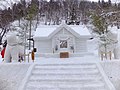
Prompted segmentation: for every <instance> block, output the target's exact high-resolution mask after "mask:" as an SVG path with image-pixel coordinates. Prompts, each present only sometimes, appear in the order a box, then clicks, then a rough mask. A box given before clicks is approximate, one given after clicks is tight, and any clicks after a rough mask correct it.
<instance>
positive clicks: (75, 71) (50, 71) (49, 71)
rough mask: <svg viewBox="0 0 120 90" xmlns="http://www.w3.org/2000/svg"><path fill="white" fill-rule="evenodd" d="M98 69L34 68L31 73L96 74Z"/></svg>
mask: <svg viewBox="0 0 120 90" xmlns="http://www.w3.org/2000/svg"><path fill="white" fill-rule="evenodd" d="M96 73H99V71H98V70H80V71H79V70H34V71H33V72H32V74H96Z"/></svg>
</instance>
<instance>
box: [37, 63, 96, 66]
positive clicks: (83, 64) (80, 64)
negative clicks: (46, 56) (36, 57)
mask: <svg viewBox="0 0 120 90" xmlns="http://www.w3.org/2000/svg"><path fill="white" fill-rule="evenodd" d="M37 66H43V67H44V66H55V67H56V66H72V67H74V66H96V63H79V64H72V63H70V64H69V63H66V64H36V65H35V67H37Z"/></svg>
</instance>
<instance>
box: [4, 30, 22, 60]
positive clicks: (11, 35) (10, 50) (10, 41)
mask: <svg viewBox="0 0 120 90" xmlns="http://www.w3.org/2000/svg"><path fill="white" fill-rule="evenodd" d="M6 39H7V46H6V50H5V58H4V61H5V62H11V61H12V62H18V60H19V55H23V54H24V48H23V47H22V46H21V45H19V39H18V38H17V36H16V33H15V32H14V31H10V32H8V33H7V35H6Z"/></svg>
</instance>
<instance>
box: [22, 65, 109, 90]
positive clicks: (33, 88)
mask: <svg viewBox="0 0 120 90" xmlns="http://www.w3.org/2000/svg"><path fill="white" fill-rule="evenodd" d="M24 90H108V89H106V83H105V82H104V79H103V77H102V76H101V73H100V72H99V69H98V67H97V65H96V63H79V64H66V63H65V64H36V65H35V66H34V67H33V69H32V72H31V75H30V76H29V79H28V80H27V83H26V86H25V88H24Z"/></svg>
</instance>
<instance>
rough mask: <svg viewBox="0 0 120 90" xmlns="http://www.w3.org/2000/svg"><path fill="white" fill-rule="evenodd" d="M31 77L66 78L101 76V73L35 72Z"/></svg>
mask: <svg viewBox="0 0 120 90" xmlns="http://www.w3.org/2000/svg"><path fill="white" fill-rule="evenodd" d="M31 77H42V78H45V77H49V78H54V77H56V78H58V77H60V78H66V77H70V78H74V77H77V78H82V77H100V75H99V74H86V75H84V74H83V75H82V74H39V75H38V74H33V75H32V76H31Z"/></svg>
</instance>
